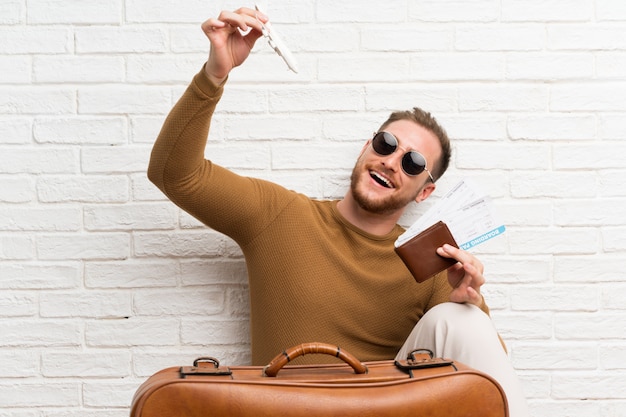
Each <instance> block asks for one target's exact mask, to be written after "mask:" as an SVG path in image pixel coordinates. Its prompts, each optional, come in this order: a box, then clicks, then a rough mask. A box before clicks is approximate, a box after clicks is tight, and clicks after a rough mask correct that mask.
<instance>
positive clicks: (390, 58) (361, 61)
mask: <svg viewBox="0 0 626 417" xmlns="http://www.w3.org/2000/svg"><path fill="white" fill-rule="evenodd" d="M410 73H411V68H410V63H409V57H407V56H405V54H397V55H391V54H385V55H384V58H383V56H382V55H380V56H377V55H370V56H358V57H353V56H348V57H345V56H329V57H328V58H326V57H321V58H320V59H319V60H318V79H319V80H320V81H323V82H328V83H332V82H341V81H343V80H351V81H354V82H374V81H376V80H379V79H380V77H381V76H382V75H383V74H384V77H385V78H386V79H387V80H389V82H394V81H396V82H397V81H402V80H406V79H407V78H409V74H410ZM418 77H419V71H418Z"/></svg>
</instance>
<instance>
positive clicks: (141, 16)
mask: <svg viewBox="0 0 626 417" xmlns="http://www.w3.org/2000/svg"><path fill="white" fill-rule="evenodd" d="M216 3H217V2H216ZM125 4H126V20H127V21H128V22H134V23H154V22H168V23H181V22H183V23H184V22H194V23H196V22H198V24H200V23H201V22H203V21H204V20H206V19H208V18H209V17H210V16H213V15H214V14H215V15H216V16H217V14H218V13H219V9H218V8H217V7H218V6H216V5H214V6H211V7H210V8H209V6H210V5H209V4H207V3H206V2H204V1H202V0H189V1H186V2H184V3H176V2H172V1H169V0H154V1H150V0H126V1H125ZM227 10H230V8H227ZM233 10H234V9H233ZM200 13H203V14H201V15H199V14H200ZM205 14H206V16H205Z"/></svg>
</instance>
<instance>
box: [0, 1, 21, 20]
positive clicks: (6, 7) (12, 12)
mask: <svg viewBox="0 0 626 417" xmlns="http://www.w3.org/2000/svg"><path fill="white" fill-rule="evenodd" d="M25 6H26V5H25V4H24V1H22V0H5V1H3V2H2V3H1V4H0V24H3V25H13V24H16V23H23V22H24V19H23V17H24V15H25V14H26V13H25Z"/></svg>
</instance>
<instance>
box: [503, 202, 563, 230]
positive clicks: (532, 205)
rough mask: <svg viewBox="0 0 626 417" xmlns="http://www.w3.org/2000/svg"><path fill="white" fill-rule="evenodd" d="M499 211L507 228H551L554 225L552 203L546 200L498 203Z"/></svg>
mask: <svg viewBox="0 0 626 417" xmlns="http://www.w3.org/2000/svg"><path fill="white" fill-rule="evenodd" d="M497 210H498V211H497V212H498V213H499V215H500V216H501V218H502V221H503V222H504V224H505V225H506V226H522V227H523V226H549V225H551V224H552V223H553V215H552V210H553V209H552V203H550V202H549V201H545V200H532V201H524V200H522V201H520V200H511V201H505V202H498V207H497Z"/></svg>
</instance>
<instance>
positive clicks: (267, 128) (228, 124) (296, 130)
mask: <svg viewBox="0 0 626 417" xmlns="http://www.w3.org/2000/svg"><path fill="white" fill-rule="evenodd" d="M320 130H321V126H320V121H319V120H318V119H316V118H314V117H308V116H307V117H299V116H271V115H270V116H268V115H259V116H250V117H246V118H235V117H232V118H227V119H226V120H224V137H225V139H226V140H228V141H229V142H230V141H232V140H240V139H243V140H246V139H255V140H272V141H277V140H294V139H296V140H304V139H311V140H313V139H317V138H319V137H320ZM250 145H251V146H247V148H248V149H250V148H252V147H258V146H259V143H258V142H257V143H252V144H250ZM233 146H235V149H234V152H233V153H235V154H236V153H238V151H239V149H238V148H237V147H236V144H231V143H229V144H228V145H225V144H224V143H221V144H220V145H219V147H220V148H222V149H223V148H228V149H227V150H230V149H231V148H232V147H233ZM239 152H241V151H239ZM242 153H243V154H244V155H240V156H239V157H241V156H245V152H242ZM252 168H257V166H253V167H252Z"/></svg>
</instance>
